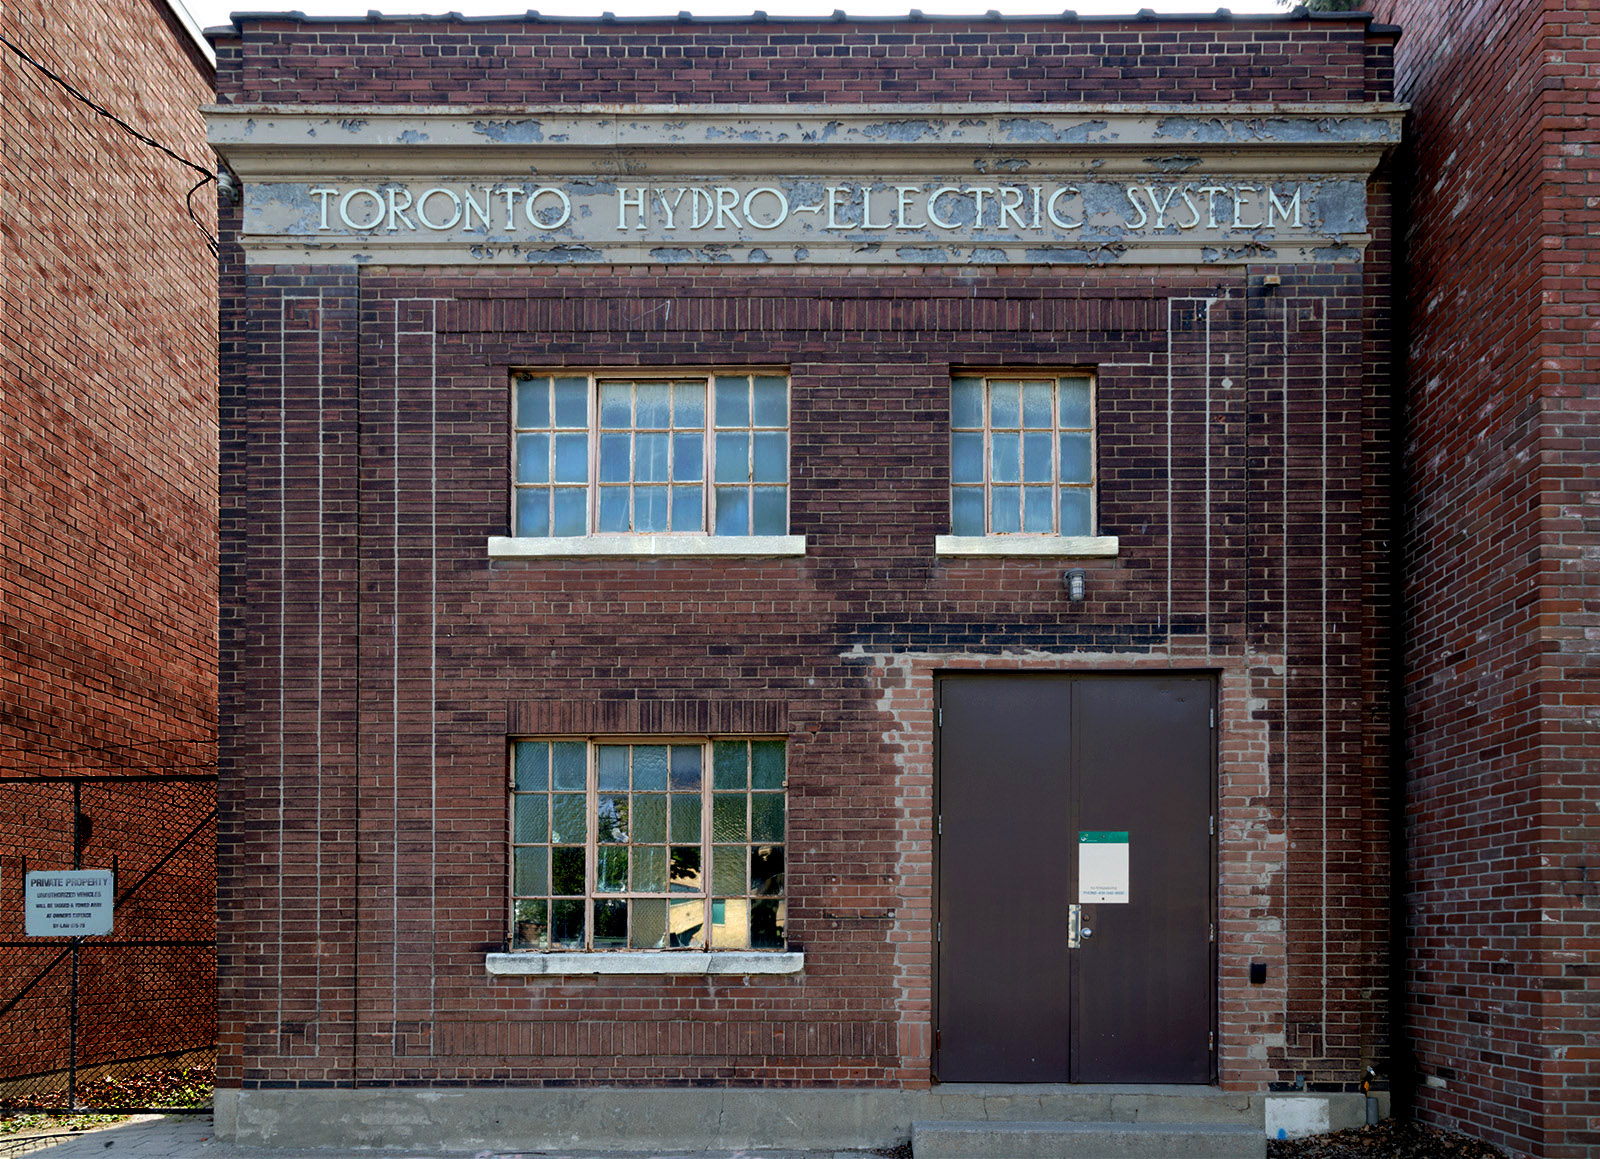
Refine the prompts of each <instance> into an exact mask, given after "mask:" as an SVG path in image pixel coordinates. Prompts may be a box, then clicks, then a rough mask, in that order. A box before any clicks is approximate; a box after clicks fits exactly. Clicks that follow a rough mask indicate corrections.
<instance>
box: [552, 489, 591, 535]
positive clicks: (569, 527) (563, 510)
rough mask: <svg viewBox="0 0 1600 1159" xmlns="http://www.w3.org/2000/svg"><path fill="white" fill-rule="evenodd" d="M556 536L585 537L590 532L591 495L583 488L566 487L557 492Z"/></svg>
mask: <svg viewBox="0 0 1600 1159" xmlns="http://www.w3.org/2000/svg"><path fill="white" fill-rule="evenodd" d="M555 508H556V512H555V530H554V534H556V535H585V534H587V533H588V531H589V495H588V492H586V491H584V490H582V489H581V488H572V487H564V488H562V489H561V490H559V491H557V492H556V503H555Z"/></svg>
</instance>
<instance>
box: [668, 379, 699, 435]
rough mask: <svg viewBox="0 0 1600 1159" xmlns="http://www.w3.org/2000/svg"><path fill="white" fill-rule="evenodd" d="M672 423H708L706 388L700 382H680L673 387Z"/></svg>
mask: <svg viewBox="0 0 1600 1159" xmlns="http://www.w3.org/2000/svg"><path fill="white" fill-rule="evenodd" d="M672 425H673V426H675V427H704V426H705V425H706V388H705V386H704V385H703V384H701V383H698V382H680V383H678V384H677V385H675V386H674V387H673V388H672Z"/></svg>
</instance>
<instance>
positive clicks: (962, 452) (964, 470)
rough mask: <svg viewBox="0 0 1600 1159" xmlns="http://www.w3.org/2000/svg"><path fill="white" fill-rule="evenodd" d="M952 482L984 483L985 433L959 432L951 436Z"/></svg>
mask: <svg viewBox="0 0 1600 1159" xmlns="http://www.w3.org/2000/svg"><path fill="white" fill-rule="evenodd" d="M950 480H951V482H953V483H982V482H983V432H982V431H957V432H956V433H955V434H952V435H951V436H950Z"/></svg>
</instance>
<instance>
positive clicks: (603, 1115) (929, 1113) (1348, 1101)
mask: <svg viewBox="0 0 1600 1159" xmlns="http://www.w3.org/2000/svg"><path fill="white" fill-rule="evenodd" d="M1301 1098H1302V1099H1303V1100H1305V1099H1306V1098H1307V1097H1306V1096H1301ZM1321 1100H1326V1107H1327V1117H1326V1119H1325V1120H1323V1119H1322V1118H1321V1115H1320V1114H1318V1115H1316V1116H1314V1117H1315V1118H1317V1119H1319V1120H1321V1122H1319V1123H1318V1126H1321V1128H1322V1129H1324V1130H1339V1129H1340V1128H1343V1127H1353V1126H1357V1125H1359V1124H1361V1123H1364V1122H1366V1100H1365V1099H1364V1098H1363V1097H1362V1096H1361V1095H1359V1094H1348V1095H1346V1094H1332V1095H1316V1096H1311V1101H1318V1102H1320V1101H1321ZM1274 1101H1276V1097H1275V1096H1268V1095H1266V1094H1264V1093H1261V1092H1254V1093H1240V1092H1231V1091H1220V1090H1217V1089H1216V1088H1214V1087H1192V1086H1064V1085H1062V1086H1054V1085H1017V1086H1012V1085H1001V1084H993V1085H990V1084H981V1085H980V1084H965V1083H948V1084H943V1085H940V1086H936V1087H933V1088H931V1089H928V1090H897V1089H892V1088H889V1089H879V1088H856V1089H843V1090H816V1089H811V1090H792V1089H789V1090H765V1089H750V1088H741V1089H728V1088H703V1087H698V1088H670V1089H662V1088H638V1087H587V1088H581V1089H580V1088H545V1087H526V1088H517V1087H450V1088H427V1087H422V1088H418V1087H395V1088H374V1089H365V1090H329V1089H309V1090H308V1089H304V1088H302V1089H270V1090H218V1091H217V1092H216V1104H215V1105H216V1136H217V1138H219V1139H222V1140H227V1141H230V1142H237V1143H239V1144H245V1145H253V1146H263V1147H286V1148H288V1147H373V1148H379V1147H382V1148H413V1149H427V1150H435V1151H481V1150H525V1151H548V1150H560V1149H563V1148H582V1149H596V1150H617V1151H652V1150H683V1151H694V1150H736V1149H741V1148H757V1147H760V1148H788V1149H794V1150H817V1151H823V1150H833V1149H848V1148H863V1147H891V1146H894V1145H896V1144H899V1143H904V1142H905V1141H906V1140H908V1139H909V1138H910V1137H911V1131H912V1124H913V1123H914V1122H931V1121H940V1122H951V1121H971V1122H1000V1123H1146V1124H1157V1123H1162V1124H1181V1123H1192V1124H1212V1125H1218V1126H1249V1127H1252V1128H1254V1129H1255V1130H1257V1131H1259V1132H1261V1135H1262V1137H1263V1138H1264V1136H1265V1135H1266V1133H1267V1131H1268V1123H1267V1120H1268V1119H1269V1118H1277V1117H1278V1116H1277V1115H1274V1114H1269V1111H1268V1107H1267V1104H1268V1103H1269V1102H1274ZM1285 1109H1287V1108H1285ZM1318 1109H1319V1110H1320V1108H1318ZM1274 1110H1276V1108H1274ZM1323 1124H1325V1125H1323ZM1271 1133H1273V1134H1277V1132H1276V1131H1272V1132H1271Z"/></svg>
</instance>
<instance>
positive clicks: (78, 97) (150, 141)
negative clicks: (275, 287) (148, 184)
mask: <svg viewBox="0 0 1600 1159" xmlns="http://www.w3.org/2000/svg"><path fill="white" fill-rule="evenodd" d="M0 44H4V45H5V46H6V47H7V48H9V49H10V50H11V51H12V52H14V53H16V55H17V56H19V57H21V58H22V59H23V60H25V61H27V63H28V64H30V65H32V66H33V67H34V68H35V69H37V70H38V71H39V72H40V73H42V74H44V75H45V76H46V77H48V78H49V79H50V80H52V81H54V82H55V83H56V84H58V85H60V86H61V88H62V89H64V90H65V91H66V93H67V95H68V96H70V97H72V99H73V100H75V101H77V102H79V103H80V104H82V105H85V106H87V107H88V108H89V109H91V110H93V111H94V112H96V113H98V114H99V115H100V116H102V117H104V118H105V119H106V120H108V121H110V122H111V123H112V124H114V125H116V126H118V127H119V128H121V129H123V130H125V131H126V132H128V133H131V134H132V135H133V136H134V137H136V138H138V139H139V140H140V141H141V142H143V143H144V144H146V145H148V146H150V147H151V148H152V149H157V150H159V151H161V152H162V153H165V154H166V155H167V156H168V157H171V158H172V159H173V160H174V161H176V162H178V163H179V164H180V165H186V166H188V167H189V168H190V169H193V170H194V171H195V172H196V173H199V174H200V175H201V180H200V181H198V182H196V183H195V186H194V188H193V189H191V190H189V194H188V196H187V197H185V198H184V209H185V210H186V211H187V212H188V214H189V220H190V221H192V222H194V225H195V228H196V229H198V230H199V231H200V233H201V235H202V236H203V237H204V238H205V239H206V248H207V249H208V250H210V251H211V256H212V257H216V256H218V255H219V254H220V253H221V250H220V249H219V248H218V246H217V239H216V238H215V237H213V236H212V234H211V231H210V230H208V229H207V228H206V227H205V225H204V224H203V223H202V222H201V220H200V219H199V218H198V217H196V216H195V214H194V195H195V194H196V193H198V192H199V191H200V190H201V189H203V188H204V187H205V185H206V183H207V182H208V181H215V180H216V179H217V175H216V174H215V173H213V172H212V171H211V170H209V169H207V168H206V167H205V166H204V165H197V164H195V163H194V162H193V161H191V160H189V158H187V157H185V156H183V155H181V154H179V153H175V152H173V151H172V150H171V149H169V148H167V147H166V146H165V145H163V144H162V143H161V142H160V141H158V140H156V139H155V138H154V137H152V136H149V135H148V134H146V133H142V132H140V131H139V130H138V129H136V128H134V127H133V126H132V125H130V124H128V122H127V121H124V120H123V119H122V118H121V117H119V116H117V115H116V114H115V113H113V112H112V111H111V110H110V109H108V108H106V107H105V106H104V105H102V104H100V103H99V102H98V101H96V100H95V99H94V98H93V97H90V96H89V95H88V94H86V93H84V92H83V91H82V90H81V89H79V88H78V87H77V86H76V85H74V84H73V83H72V82H71V81H69V80H67V79H66V78H65V77H63V76H61V75H60V74H59V73H57V72H55V71H53V70H52V69H50V68H49V67H48V66H46V65H44V64H41V63H40V62H39V61H37V60H35V59H34V58H33V57H31V56H29V55H28V53H27V51H26V50H25V49H24V48H23V47H22V46H21V45H19V44H18V43H17V42H16V41H14V40H12V39H11V38H10V37H9V36H7V35H5V33H3V32H0Z"/></svg>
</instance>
